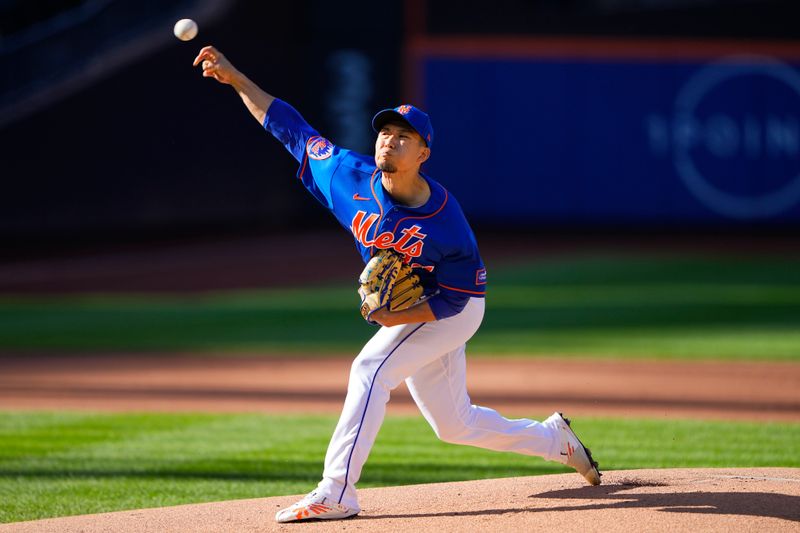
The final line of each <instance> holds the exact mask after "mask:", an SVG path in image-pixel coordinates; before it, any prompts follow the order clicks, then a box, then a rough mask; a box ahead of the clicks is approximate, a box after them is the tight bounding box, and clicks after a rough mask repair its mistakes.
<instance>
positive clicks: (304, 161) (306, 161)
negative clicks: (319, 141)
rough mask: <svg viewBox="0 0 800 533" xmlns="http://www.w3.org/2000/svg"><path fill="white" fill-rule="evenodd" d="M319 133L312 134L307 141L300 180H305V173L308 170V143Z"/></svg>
mask: <svg viewBox="0 0 800 533" xmlns="http://www.w3.org/2000/svg"><path fill="white" fill-rule="evenodd" d="M317 137H319V135H312V136H311V137H309V138H308V140H307V141H306V146H305V148H303V168H301V169H300V175H299V177H300V181H303V174H304V173H305V171H306V164H307V163H308V143H310V142H311V141H312V140H313V139H316V138H317Z"/></svg>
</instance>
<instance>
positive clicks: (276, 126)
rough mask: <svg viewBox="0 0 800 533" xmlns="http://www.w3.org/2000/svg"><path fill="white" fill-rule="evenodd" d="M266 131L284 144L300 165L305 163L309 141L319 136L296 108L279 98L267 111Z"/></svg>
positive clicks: (265, 118) (265, 119)
mask: <svg viewBox="0 0 800 533" xmlns="http://www.w3.org/2000/svg"><path fill="white" fill-rule="evenodd" d="M264 129H265V130H267V131H268V132H270V133H271V134H272V135H273V137H275V138H276V139H278V140H279V141H280V142H281V143H283V145H284V146H285V147H286V149H287V150H289V153H290V154H292V155H293V156H294V158H295V159H297V162H298V163H302V162H303V157H304V156H305V153H306V144H308V140H309V139H310V138H312V137H316V136H319V132H317V130H315V129H314V128H312V127H311V126H310V125H309V124H308V122H306V121H305V119H304V118H303V117H302V115H300V113H298V112H297V110H296V109H295V108H293V107H292V106H290V105H289V104H287V103H286V102H284V101H283V100H280V99H278V98H276V99H275V100H274V101H273V102H272V104H271V105H270V106H269V109H267V114H266V116H265V117H264Z"/></svg>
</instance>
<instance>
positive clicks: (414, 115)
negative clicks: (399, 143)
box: [372, 104, 433, 148]
mask: <svg viewBox="0 0 800 533" xmlns="http://www.w3.org/2000/svg"><path fill="white" fill-rule="evenodd" d="M390 120H400V121H402V122H405V123H406V124H408V125H409V126H411V129H413V130H414V131H416V132H417V133H419V134H420V136H421V137H422V140H423V141H425V144H426V145H427V147H428V148H430V147H431V144H433V126H432V125H431V118H430V117H429V116H428V114H427V113H425V112H424V111H422V110H421V109H419V108H418V107H414V106H413V105H409V104H403V105H399V106H397V107H395V108H394V109H384V110H383V111H378V113H377V114H376V115H375V116H374V117H372V129H373V130H375V131H376V132H380V131H381V128H382V127H383V126H384V125H385V124H386V123H387V122H389V121H390Z"/></svg>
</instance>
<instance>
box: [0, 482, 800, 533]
mask: <svg viewBox="0 0 800 533" xmlns="http://www.w3.org/2000/svg"><path fill="white" fill-rule="evenodd" d="M360 494H361V504H362V506H363V510H362V512H361V514H360V515H358V516H357V517H355V518H351V519H347V520H342V521H332V522H307V523H303V524H298V523H289V524H277V523H275V522H274V518H273V517H274V514H275V512H276V511H277V510H278V509H280V508H282V507H284V506H287V505H290V504H292V503H294V501H295V500H296V499H297V496H281V497H276V498H261V499H250V500H236V501H229V502H219V503H205V504H195V505H181V506H176V507H167V508H162V509H142V510H136V511H121V512H116V513H105V514H97V515H84V516H75V517H67V518H55V519H48V520H39V521H34V522H19V523H16V524H7V525H4V526H0V532H2V533H6V532H7V533H11V532H14V533H33V532H37V533H38V532H47V531H57V532H63V533H72V532H75V533H77V532H82V533H94V532H108V531H114V532H115V533H145V532H148V533H149V532H163V531H192V532H234V531H235V532H247V531H253V532H256V531H299V530H303V531H381V532H401V531H402V532H406V531H438V532H442V533H444V532H468V533H474V532H476V531H518V532H519V531H561V532H572V531H576V532H577V531H581V532H586V531H603V532H611V533H614V532H625V533H627V532H630V531H681V532H682V531H687V532H688V531H726V532H727V531H797V530H798V527H800V469H791V468H751V469H700V470H694V469H693V470H690V469H674V470H629V471H617V472H607V473H606V474H604V484H603V485H600V486H598V487H590V486H586V485H585V483H584V482H583V480H582V479H581V478H580V477H579V476H578V475H577V474H559V475H551V476H538V477H524V478H522V477H520V478H507V479H495V480H482V481H469V482H457V483H437V484H429V485H411V486H406V487H389V488H380V489H365V490H363V491H361V493H360Z"/></svg>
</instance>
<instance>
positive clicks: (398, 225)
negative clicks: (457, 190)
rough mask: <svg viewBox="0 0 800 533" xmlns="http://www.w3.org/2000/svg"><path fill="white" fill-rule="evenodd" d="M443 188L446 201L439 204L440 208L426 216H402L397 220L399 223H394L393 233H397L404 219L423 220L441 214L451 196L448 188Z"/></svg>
mask: <svg viewBox="0 0 800 533" xmlns="http://www.w3.org/2000/svg"><path fill="white" fill-rule="evenodd" d="M442 190H443V191H444V202H442V205H440V206H439V209H437V210H436V211H434V212H433V213H431V214H430V215H425V216H421V217H403V218H401V219H400V220H398V221H397V224H395V225H394V231H392V233H395V232H396V231H397V228H399V227H400V223H401V222H402V221H404V220H409V219H412V218H415V219H420V220H421V219H423V218H431V217H432V216H435V215H437V214H439V211H441V210H442V209H444V206H445V204H447V199H448V198H449V195H448V193H447V189H445V188H444V187H442Z"/></svg>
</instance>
